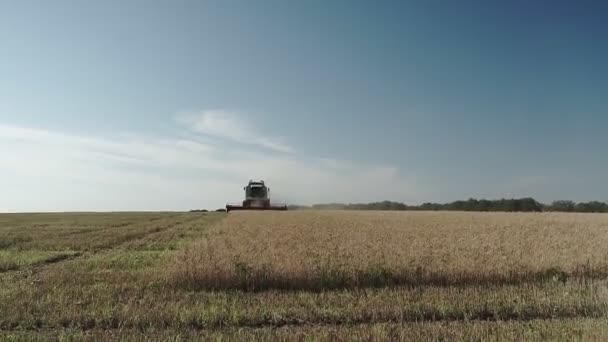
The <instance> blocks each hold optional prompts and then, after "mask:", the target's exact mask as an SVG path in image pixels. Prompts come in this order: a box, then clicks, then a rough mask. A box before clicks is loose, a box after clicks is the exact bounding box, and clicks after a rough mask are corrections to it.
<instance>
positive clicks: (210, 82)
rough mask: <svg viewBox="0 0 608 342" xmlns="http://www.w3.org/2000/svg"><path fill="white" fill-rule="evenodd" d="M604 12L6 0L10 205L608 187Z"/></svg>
mask: <svg viewBox="0 0 608 342" xmlns="http://www.w3.org/2000/svg"><path fill="white" fill-rule="evenodd" d="M607 13H608V3H606V2H604V1H576V2H575V1H533V2H531V1H500V2H499V1H453V2H447V1H346V0H340V1H338V0H336V1H270V0H261V1H113V0H112V1H110V0H108V1H96V2H94V1H87V2H83V1H61V0H60V1H10V0H0V188H2V196H0V211H38V210H42V211H47V210H51V211H53V210H162V209H166V210H179V209H190V208H198V207H209V208H215V207H221V206H222V205H223V204H224V203H225V202H227V201H239V200H241V198H242V196H243V194H242V186H243V185H244V183H246V181H247V180H248V179H250V178H254V179H259V178H261V179H266V180H267V181H268V182H269V183H270V186H271V188H272V190H273V196H274V197H273V199H274V200H276V201H283V202H289V203H302V204H310V203H316V202H329V201H340V202H359V201H361V202H367V201H376V200H383V199H389V200H398V201H405V202H407V203H412V204H414V203H421V202H424V201H439V202H443V201H451V200H455V199H463V198H469V197H488V198H500V197H520V196H533V197H535V198H537V199H539V200H542V201H551V200H554V199H574V200H608V182H606V181H605V175H606V171H607V168H608V153H607V146H608V135H607V134H606V130H607V128H608V111H607V100H606V94H608V85H607V81H606V80H608V64H607V63H606V62H605V61H606V60H608V39H606V37H607V35H608V21H607V20H606V15H607Z"/></svg>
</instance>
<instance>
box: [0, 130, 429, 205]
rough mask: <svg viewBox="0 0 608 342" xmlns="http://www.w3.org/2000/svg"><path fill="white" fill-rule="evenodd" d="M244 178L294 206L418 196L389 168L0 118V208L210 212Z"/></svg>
mask: <svg viewBox="0 0 608 342" xmlns="http://www.w3.org/2000/svg"><path fill="white" fill-rule="evenodd" d="M220 126H221V125H216V127H220ZM223 135H224V136H226V134H223ZM235 136H238V137H240V136H239V135H235ZM235 139H237V138H235ZM238 139H240V138H238ZM258 145H259V144H258ZM273 150H275V151H276V150H277V149H273ZM249 179H265V180H266V181H268V183H269V185H270V186H271V188H272V190H273V191H272V195H273V200H274V201H281V202H288V203H298V204H312V203H319V202H333V201H340V202H364V201H375V200H383V199H392V200H412V199H415V198H416V195H417V194H418V191H417V190H416V187H415V186H413V184H412V183H411V182H407V181H406V180H405V179H404V178H403V176H401V175H400V174H399V172H398V170H397V169H395V168H394V167H391V166H382V165H368V164H359V163H353V162H349V161H343V160H339V159H327V158H319V157H316V156H302V155H298V154H296V153H288V154H285V153H264V152H263V151H258V150H256V149H252V148H249V147H248V145H247V144H242V146H241V147H240V148H229V149H228V148H220V147H218V146H211V145H208V144H204V143H201V142H199V141H196V140H194V139H190V138H188V139H186V138H183V137H165V138H162V139H159V138H157V137H148V136H145V135H138V134H136V135H128V136H124V135H123V136H82V135H78V134H71V133H65V132H55V131H50V130H45V129H36V128H27V127H19V126H13V125H3V124H0V188H2V189H3V191H2V193H3V195H2V196H1V197H0V208H3V209H6V211H47V210H50V211H54V210H185V209H192V208H209V209H212V208H217V207H221V206H222V205H223V204H225V203H226V202H235V201H240V200H241V199H242V196H243V194H242V186H243V185H244V183H246V182H247V180H249Z"/></svg>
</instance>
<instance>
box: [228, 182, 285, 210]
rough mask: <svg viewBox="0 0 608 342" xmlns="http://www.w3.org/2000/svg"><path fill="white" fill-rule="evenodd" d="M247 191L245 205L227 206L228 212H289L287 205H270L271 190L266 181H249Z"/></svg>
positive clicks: (245, 188)
mask: <svg viewBox="0 0 608 342" xmlns="http://www.w3.org/2000/svg"><path fill="white" fill-rule="evenodd" d="M243 189H244V190H245V200H243V204H242V205H240V204H226V211H227V212H230V211H232V210H287V205H285V204H282V205H271V204H270V188H268V187H266V185H265V184H264V181H263V180H261V181H259V182H254V181H252V180H250V181H249V184H247V186H246V187H244V188H243Z"/></svg>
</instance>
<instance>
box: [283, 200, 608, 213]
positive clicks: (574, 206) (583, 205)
mask: <svg viewBox="0 0 608 342" xmlns="http://www.w3.org/2000/svg"><path fill="white" fill-rule="evenodd" d="M288 208H289V209H290V210H305V209H317V210H412V211H415V210H433V211H441V210H446V211H449V210H451V211H503V212H542V211H555V212H573V213H574V212H578V213H608V203H606V202H599V201H590V202H578V203H577V202H574V201H569V200H559V201H553V202H552V203H551V204H543V203H541V202H538V201H536V200H535V199H533V198H531V197H525V198H513V199H504V198H503V199H498V200H486V199H475V198H471V199H468V200H464V201H463V200H461V201H454V202H450V203H432V202H427V203H423V204H421V205H407V204H405V203H401V202H393V201H382V202H371V203H348V204H345V203H324V204H314V205H312V206H302V205H290V206H288Z"/></svg>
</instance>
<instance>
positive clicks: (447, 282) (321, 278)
mask: <svg viewBox="0 0 608 342" xmlns="http://www.w3.org/2000/svg"><path fill="white" fill-rule="evenodd" d="M597 279H608V269H607V268H605V267H604V268H593V267H591V266H590V265H579V266H577V267H576V268H574V270H573V271H571V272H566V271H563V270H561V269H560V268H556V267H553V268H549V269H546V270H542V271H517V272H508V273H504V274H501V273H481V272H480V273H475V272H459V273H458V272H452V273H449V272H445V271H442V272H435V271H432V270H424V269H422V268H418V269H416V270H414V271H411V270H399V271H395V270H389V269H384V268H381V267H378V268H373V269H369V270H366V271H357V272H345V271H342V270H317V271H313V272H308V273H305V274H298V273H280V272H273V271H272V270H271V269H270V268H268V267H267V268H262V269H255V268H253V267H251V266H248V265H246V264H244V263H235V265H234V268H233V269H231V270H226V269H220V268H215V269H214V268H213V267H201V268H197V267H194V268H188V267H187V266H186V267H179V268H176V269H174V270H172V271H171V272H170V273H169V275H168V280H169V282H170V283H172V284H173V285H174V286H176V287H179V288H183V289H188V290H243V291H250V292H257V291H265V290H292V291H324V290H336V289H355V288H383V287H391V286H437V287H448V286H452V287H466V286H491V285H493V286H496V285H517V284H526V283H556V284H559V283H566V282H567V281H578V282H581V283H585V282H587V281H591V280H597Z"/></svg>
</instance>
